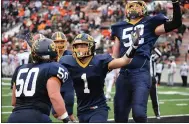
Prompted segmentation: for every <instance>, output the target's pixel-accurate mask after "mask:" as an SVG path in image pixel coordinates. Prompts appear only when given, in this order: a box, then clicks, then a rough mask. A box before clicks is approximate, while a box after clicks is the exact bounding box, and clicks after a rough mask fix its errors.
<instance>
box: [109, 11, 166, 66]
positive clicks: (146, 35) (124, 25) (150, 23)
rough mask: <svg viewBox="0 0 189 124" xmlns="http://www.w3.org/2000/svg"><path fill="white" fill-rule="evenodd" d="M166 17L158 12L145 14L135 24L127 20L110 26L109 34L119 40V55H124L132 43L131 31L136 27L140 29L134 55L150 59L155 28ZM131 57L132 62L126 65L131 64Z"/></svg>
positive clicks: (164, 20)
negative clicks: (154, 14)
mask: <svg viewBox="0 0 189 124" xmlns="http://www.w3.org/2000/svg"><path fill="white" fill-rule="evenodd" d="M166 20H167V18H166V17H165V16H164V15H163V14H158V15H156V16H146V17H144V18H143V19H141V20H140V21H139V22H138V23H137V24H135V25H133V24H130V23H128V22H127V21H122V22H118V23H117V24H115V25H112V26H111V30H112V32H111V36H112V37H114V36H116V37H117V38H118V39H119V41H120V53H119V55H120V57H121V56H123V55H124V53H125V52H126V50H127V49H128V48H129V46H130V45H131V44H132V39H131V32H132V31H133V30H136V27H137V28H139V29H141V30H140V36H141V39H140V41H139V47H138V49H137V51H136V55H139V56H143V57H145V58H147V59H148V60H149V59H150V54H151V50H152V48H153V46H154V44H155V42H156V40H157V39H158V37H159V36H157V35H156V34H155V28H156V27H157V26H159V25H161V24H163V23H165V22H166ZM135 58H136V57H134V58H133V60H132V62H131V63H130V64H129V65H126V66H127V67H129V66H131V65H132V66H133V64H132V63H133V62H137V61H135Z"/></svg>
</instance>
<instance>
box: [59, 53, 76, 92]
mask: <svg viewBox="0 0 189 124" xmlns="http://www.w3.org/2000/svg"><path fill="white" fill-rule="evenodd" d="M66 55H72V52H71V51H69V50H65V51H64V53H63V56H66ZM67 82H68V83H64V84H63V85H62V87H61V92H66V91H68V92H69V91H73V90H74V89H73V81H72V79H71V78H69V80H68V81H67Z"/></svg>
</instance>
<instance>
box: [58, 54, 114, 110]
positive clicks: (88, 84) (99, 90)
mask: <svg viewBox="0 0 189 124" xmlns="http://www.w3.org/2000/svg"><path fill="white" fill-rule="evenodd" d="M112 59H113V58H112V57H111V56H110V55H109V54H103V55H95V56H94V57H93V58H92V60H91V61H90V62H89V64H88V65H87V66H86V67H82V66H81V65H79V63H78V62H77V61H76V59H75V58H74V57H73V56H63V57H62V58H61V60H60V63H61V64H63V65H64V66H65V67H66V68H67V69H68V71H69V73H70V76H71V78H72V80H73V83H74V84H73V86H74V89H75V92H76V96H77V105H78V112H82V111H85V110H89V109H91V108H93V107H94V108H98V107H104V106H107V104H106V100H105V96H104V91H103V89H104V79H105V77H106V74H107V72H108V63H109V62H110V61H112Z"/></svg>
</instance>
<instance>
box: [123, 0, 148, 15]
mask: <svg viewBox="0 0 189 124" xmlns="http://www.w3.org/2000/svg"><path fill="white" fill-rule="evenodd" d="M125 11H126V16H127V18H128V19H136V18H140V17H143V16H145V15H146V14H147V6H146V3H145V2H144V1H129V2H128V3H127V4H126V7H125Z"/></svg>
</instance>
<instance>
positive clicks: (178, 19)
mask: <svg viewBox="0 0 189 124" xmlns="http://www.w3.org/2000/svg"><path fill="white" fill-rule="evenodd" d="M181 25H182V16H181V10H180V5H179V2H176V3H173V20H172V21H168V22H166V23H164V28H165V32H170V31H172V30H174V29H177V28H179V27H180V26H181Z"/></svg>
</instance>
